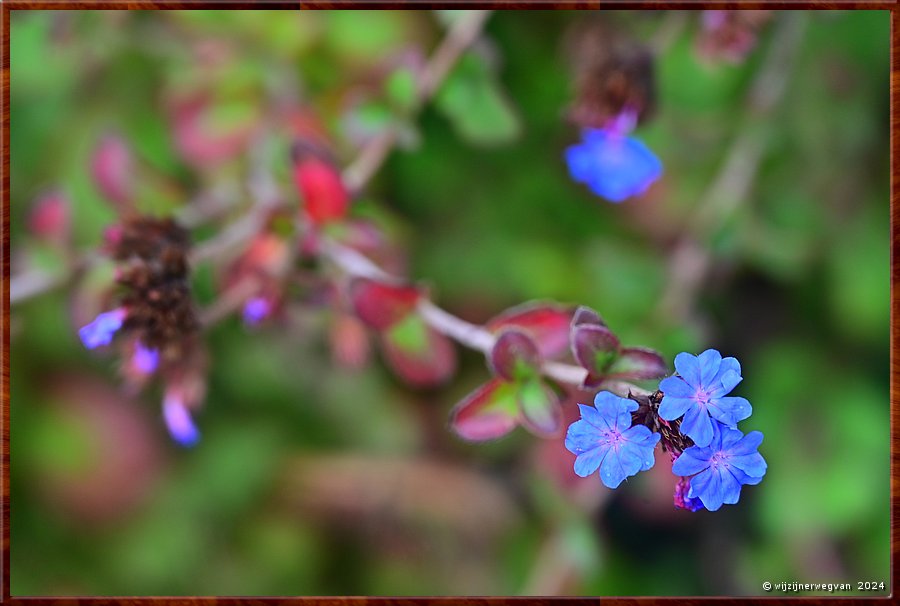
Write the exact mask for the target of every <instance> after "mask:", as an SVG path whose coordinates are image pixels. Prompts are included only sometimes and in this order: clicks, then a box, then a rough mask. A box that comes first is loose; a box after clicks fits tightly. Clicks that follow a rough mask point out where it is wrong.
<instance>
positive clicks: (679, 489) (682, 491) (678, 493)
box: [674, 478, 703, 511]
mask: <svg viewBox="0 0 900 606" xmlns="http://www.w3.org/2000/svg"><path fill="white" fill-rule="evenodd" d="M690 490H691V484H690V482H689V481H688V479H687V478H681V479H680V480H678V483H677V484H676V485H675V495H674V501H675V507H677V508H679V509H687V510H688V511H697V510H699V509H703V503H702V502H701V501H700V499H699V498H697V497H690V496H688V495H689V494H690Z"/></svg>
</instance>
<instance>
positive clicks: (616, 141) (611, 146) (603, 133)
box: [566, 129, 662, 202]
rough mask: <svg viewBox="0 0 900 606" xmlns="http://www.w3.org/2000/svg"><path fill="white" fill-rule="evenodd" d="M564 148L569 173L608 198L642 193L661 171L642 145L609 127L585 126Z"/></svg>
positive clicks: (576, 179)
mask: <svg viewBox="0 0 900 606" xmlns="http://www.w3.org/2000/svg"><path fill="white" fill-rule="evenodd" d="M582 138H583V141H582V142H581V143H580V144H578V145H573V146H571V147H569V148H568V149H566V163H567V164H568V165H569V173H570V174H571V175H572V178H573V179H574V180H575V181H578V182H579V183H584V184H585V185H587V186H588V187H589V188H590V189H591V191H593V192H594V193H595V194H597V195H598V196H602V197H604V198H606V199H607V200H609V201H611V202H622V201H623V200H625V199H627V198H630V197H632V196H637V195H640V194H642V193H644V192H645V191H646V190H647V188H648V187H650V185H651V184H652V183H653V182H654V181H656V180H657V179H658V178H659V177H660V175H662V163H661V162H660V161H659V159H658V158H657V157H656V156H655V155H654V154H653V152H652V151H650V150H649V149H648V148H647V146H646V145H644V144H643V143H641V142H640V141H638V140H637V139H635V138H633V137H626V136H623V135H621V134H618V133H616V132H612V131H611V130H609V129H585V130H584V131H583V132H582Z"/></svg>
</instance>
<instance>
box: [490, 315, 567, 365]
mask: <svg viewBox="0 0 900 606" xmlns="http://www.w3.org/2000/svg"><path fill="white" fill-rule="evenodd" d="M573 313H574V309H573V308H572V307H571V306H568V305H560V304H558V303H544V302H531V303H524V304H522V305H517V306H516V307H512V308H510V309H507V310H506V311H504V312H503V313H501V314H500V315H499V316H497V317H495V318H493V319H492V320H490V321H489V322H488V323H487V325H486V327H487V329H488V330H490V331H491V332H493V333H497V332H499V331H500V329H502V328H505V327H509V326H515V327H518V328H522V329H524V330H525V331H526V332H528V333H529V334H530V335H531V337H532V338H533V339H534V340H535V342H536V343H537V346H538V350H539V351H540V352H541V356H542V357H543V358H555V357H557V356H559V355H561V354H562V353H563V352H565V351H566V350H568V348H569V323H570V322H571V320H572V315H573Z"/></svg>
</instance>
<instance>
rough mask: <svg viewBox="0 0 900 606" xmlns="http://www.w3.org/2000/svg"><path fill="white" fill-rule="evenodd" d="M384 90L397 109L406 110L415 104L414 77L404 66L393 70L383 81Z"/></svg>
mask: <svg viewBox="0 0 900 606" xmlns="http://www.w3.org/2000/svg"><path fill="white" fill-rule="evenodd" d="M384 92H385V94H386V95H387V98H388V101H390V102H391V103H392V104H393V105H394V106H396V107H397V109H399V110H400V111H401V112H404V113H405V112H408V111H410V110H411V109H412V108H413V107H414V106H415V104H416V78H415V76H414V75H413V73H412V72H411V71H410V70H408V69H406V68H400V69H397V70H394V71H393V72H392V73H391V75H389V76H388V78H387V80H386V81H385V83H384Z"/></svg>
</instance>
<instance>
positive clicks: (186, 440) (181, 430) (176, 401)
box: [163, 390, 200, 446]
mask: <svg viewBox="0 0 900 606" xmlns="http://www.w3.org/2000/svg"><path fill="white" fill-rule="evenodd" d="M163 418H164V419H165V421H166V427H168V429H169V434H170V435H171V436H172V439H173V440H175V441H176V442H178V443H179V444H181V445H182V446H193V445H194V444H196V443H197V442H198V441H199V440H200V432H199V431H198V430H197V427H196V426H195V425H194V421H193V419H191V413H189V412H188V409H187V407H186V406H185V405H184V400H183V399H182V398H181V397H180V396H179V395H178V394H177V393H175V392H173V391H171V390H170V391H168V392H166V396H165V399H164V400H163Z"/></svg>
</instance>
